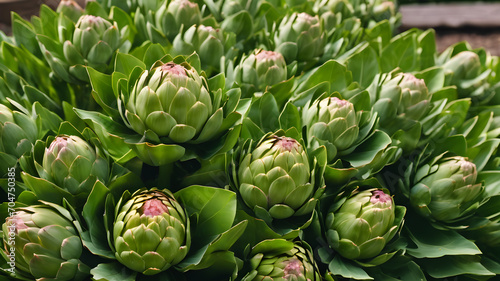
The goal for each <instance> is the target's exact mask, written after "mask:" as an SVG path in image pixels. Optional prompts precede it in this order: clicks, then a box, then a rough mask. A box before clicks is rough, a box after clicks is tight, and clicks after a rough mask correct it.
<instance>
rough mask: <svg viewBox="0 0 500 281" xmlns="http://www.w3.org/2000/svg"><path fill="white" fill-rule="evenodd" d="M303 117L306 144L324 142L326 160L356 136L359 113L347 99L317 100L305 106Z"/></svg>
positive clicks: (340, 150)
mask: <svg viewBox="0 0 500 281" xmlns="http://www.w3.org/2000/svg"><path fill="white" fill-rule="evenodd" d="M303 119H304V123H305V125H306V126H307V140H308V143H309V145H310V146H312V147H314V146H319V145H325V146H326V148H327V152H328V161H329V162H332V161H333V160H334V159H335V157H336V156H337V154H338V153H340V152H342V151H344V150H347V149H349V148H350V147H351V146H352V144H353V143H354V142H355V141H356V140H357V139H358V135H359V117H358V115H357V113H356V111H355V110H354V105H353V104H352V103H351V102H349V101H346V100H341V99H339V98H337V97H328V98H324V99H321V100H316V101H315V102H313V103H312V104H311V106H309V107H307V108H306V109H305V110H304V112H303ZM315 142H316V143H315Z"/></svg>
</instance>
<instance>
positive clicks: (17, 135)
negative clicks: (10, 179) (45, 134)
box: [0, 104, 38, 172]
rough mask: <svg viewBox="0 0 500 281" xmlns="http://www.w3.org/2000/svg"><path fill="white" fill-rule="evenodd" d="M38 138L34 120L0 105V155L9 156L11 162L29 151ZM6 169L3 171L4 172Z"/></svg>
mask: <svg viewBox="0 0 500 281" xmlns="http://www.w3.org/2000/svg"><path fill="white" fill-rule="evenodd" d="M37 137H38V127H37V124H36V122H35V120H34V119H32V118H31V117H29V116H27V115H25V114H24V113H21V112H18V111H13V110H11V109H10V108H8V107H7V106H5V105H3V104H0V153H6V154H7V155H10V157H9V158H12V160H13V162H12V163H9V165H11V166H10V167H12V166H13V165H14V164H15V162H16V161H17V159H18V158H19V157H21V156H22V155H23V154H25V153H26V152H29V151H31V149H32V147H33V144H34V143H35V142H36V140H37ZM6 170H7V167H6V168H5V169H4V172H5V171H6Z"/></svg>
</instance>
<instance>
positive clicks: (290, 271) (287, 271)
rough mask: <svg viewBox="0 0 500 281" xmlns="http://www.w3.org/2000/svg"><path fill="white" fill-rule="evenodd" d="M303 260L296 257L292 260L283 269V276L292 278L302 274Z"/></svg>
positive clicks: (286, 278)
mask: <svg viewBox="0 0 500 281" xmlns="http://www.w3.org/2000/svg"><path fill="white" fill-rule="evenodd" d="M301 269H302V262H300V261H299V260H298V259H296V258H294V259H292V260H290V261H289V262H288V263H287V265H286V266H285V268H284V269H283V278H284V279H285V280H288V279H291V278H292V277H297V276H301V275H302V272H301Z"/></svg>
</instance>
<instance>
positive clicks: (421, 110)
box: [377, 73, 431, 122]
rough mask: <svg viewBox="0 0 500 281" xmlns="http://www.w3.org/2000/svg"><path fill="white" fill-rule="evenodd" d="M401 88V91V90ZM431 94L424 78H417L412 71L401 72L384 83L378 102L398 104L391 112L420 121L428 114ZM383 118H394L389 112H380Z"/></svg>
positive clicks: (384, 119)
mask: <svg viewBox="0 0 500 281" xmlns="http://www.w3.org/2000/svg"><path fill="white" fill-rule="evenodd" d="M399 90H401V92H399ZM430 99H431V94H429V90H428V89H427V85H426V84H425V82H424V80H423V79H418V78H416V77H415V76H414V75H413V74H410V73H401V74H398V75H396V76H395V77H394V78H393V79H391V80H389V81H388V82H386V83H384V85H383V86H382V90H381V93H380V97H379V100H378V101H377V103H378V104H380V103H391V104H394V105H396V107H394V109H392V108H391V110H389V112H394V113H395V114H396V115H398V116H399V117H403V118H406V119H410V120H415V121H418V120H420V119H421V118H422V117H424V116H425V115H426V113H427V112H428V109H429V106H430ZM379 114H380V116H381V119H383V121H381V122H385V121H387V120H386V119H389V120H390V119H393V118H394V117H393V116H390V115H389V114H388V112H387V111H386V112H385V113H384V112H379Z"/></svg>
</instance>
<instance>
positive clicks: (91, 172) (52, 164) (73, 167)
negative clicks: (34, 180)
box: [37, 135, 109, 195]
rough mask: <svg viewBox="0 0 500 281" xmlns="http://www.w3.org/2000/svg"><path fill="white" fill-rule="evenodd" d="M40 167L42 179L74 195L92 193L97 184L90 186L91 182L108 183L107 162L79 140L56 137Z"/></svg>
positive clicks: (69, 137) (72, 137) (46, 150)
mask: <svg viewBox="0 0 500 281" xmlns="http://www.w3.org/2000/svg"><path fill="white" fill-rule="evenodd" d="M41 164H42V165H41V167H38V166H37V168H38V172H39V175H40V177H41V178H43V179H46V180H48V181H51V182H53V183H55V184H56V185H58V186H59V187H61V188H63V189H65V190H67V191H69V192H70V193H71V194H74V195H76V194H78V193H81V192H87V193H90V188H91V187H92V185H93V184H94V183H93V182H89V183H87V181H88V180H91V179H94V180H100V181H101V182H106V181H107V179H108V173H109V167H108V163H107V161H106V160H105V159H103V158H102V157H100V156H99V155H98V154H97V152H96V151H95V150H94V148H92V147H91V146H90V145H89V144H88V143H87V142H86V141H84V140H83V139H81V138H80V137H78V136H65V135H63V136H59V137H56V138H55V139H54V140H53V141H52V143H51V144H50V146H49V147H48V148H46V149H45V153H44V155H43V161H42V163H41ZM91 176H95V178H91ZM84 186H87V187H84Z"/></svg>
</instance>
